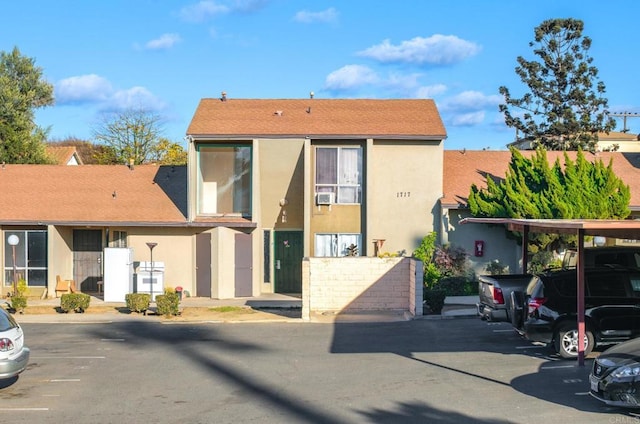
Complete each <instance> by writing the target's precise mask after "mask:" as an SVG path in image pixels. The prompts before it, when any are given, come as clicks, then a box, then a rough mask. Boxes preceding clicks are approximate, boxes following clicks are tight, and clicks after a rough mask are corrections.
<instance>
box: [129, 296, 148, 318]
mask: <svg viewBox="0 0 640 424" xmlns="http://www.w3.org/2000/svg"><path fill="white" fill-rule="evenodd" d="M124 300H125V302H127V308H128V309H129V310H130V311H131V312H138V313H140V312H142V313H144V314H145V315H146V313H147V310H149V304H150V303H151V295H150V294H149V293H128V294H126V295H125V296H124Z"/></svg>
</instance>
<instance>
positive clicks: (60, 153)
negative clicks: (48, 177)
mask: <svg viewBox="0 0 640 424" xmlns="http://www.w3.org/2000/svg"><path fill="white" fill-rule="evenodd" d="M47 155H48V156H49V157H50V158H51V159H53V160H54V161H55V163H56V164H57V165H82V159H81V158H80V155H79V154H78V151H77V150H76V148H75V146H47Z"/></svg>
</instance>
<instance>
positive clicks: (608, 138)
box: [507, 131, 640, 152]
mask: <svg viewBox="0 0 640 424" xmlns="http://www.w3.org/2000/svg"><path fill="white" fill-rule="evenodd" d="M638 140H640V135H638V134H631V133H628V132H622V131H611V132H610V133H608V134H607V133H605V132H599V133H598V148H597V150H610V148H611V147H612V146H613V145H616V144H617V148H618V149H617V151H619V152H622V151H627V150H626V149H629V147H632V148H633V146H634V145H635V144H640V143H637V142H638ZM509 147H515V148H516V149H520V150H535V148H534V146H533V142H532V140H530V139H526V138H523V139H520V140H516V141H512V142H511V143H509V144H507V148H509ZM631 151H637V150H631Z"/></svg>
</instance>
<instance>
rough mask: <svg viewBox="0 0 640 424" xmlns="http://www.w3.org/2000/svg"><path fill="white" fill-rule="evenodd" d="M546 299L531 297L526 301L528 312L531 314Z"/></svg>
mask: <svg viewBox="0 0 640 424" xmlns="http://www.w3.org/2000/svg"><path fill="white" fill-rule="evenodd" d="M546 301H547V298H546V297H532V298H531V299H529V302H528V303H527V305H528V309H529V314H533V313H534V312H536V311H537V310H538V308H540V307H541V306H542V305H544V303H545V302H546Z"/></svg>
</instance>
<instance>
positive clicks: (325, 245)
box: [314, 233, 361, 257]
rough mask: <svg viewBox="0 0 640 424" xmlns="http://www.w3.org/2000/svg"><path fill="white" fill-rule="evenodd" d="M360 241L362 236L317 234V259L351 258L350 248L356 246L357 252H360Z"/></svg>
mask: <svg viewBox="0 0 640 424" xmlns="http://www.w3.org/2000/svg"><path fill="white" fill-rule="evenodd" d="M360 240H361V236H360V234H349V233H334V234H330V233H329V234H316V235H315V252H314V253H315V256H317V257H341V256H349V248H350V247H351V246H355V247H356V248H357V251H358V252H360V249H361V246H360ZM358 256H359V254H358Z"/></svg>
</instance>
